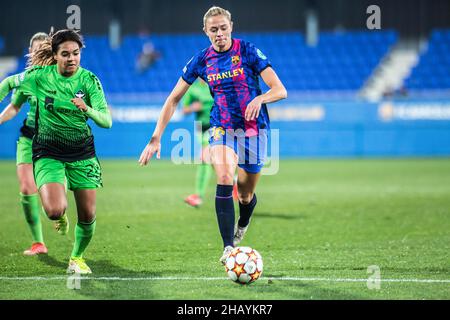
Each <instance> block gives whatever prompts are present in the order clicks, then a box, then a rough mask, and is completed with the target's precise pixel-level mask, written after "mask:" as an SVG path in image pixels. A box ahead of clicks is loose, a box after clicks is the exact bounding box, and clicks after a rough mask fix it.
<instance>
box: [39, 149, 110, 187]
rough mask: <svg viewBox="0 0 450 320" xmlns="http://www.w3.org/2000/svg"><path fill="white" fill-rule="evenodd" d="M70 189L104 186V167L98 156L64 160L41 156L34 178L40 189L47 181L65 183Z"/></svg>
mask: <svg viewBox="0 0 450 320" xmlns="http://www.w3.org/2000/svg"><path fill="white" fill-rule="evenodd" d="M66 179H67V188H68V189H69V190H77V189H96V188H99V187H101V186H102V169H101V167H100V163H99V162H98V159H97V158H96V157H94V158H90V159H86V160H78V161H73V162H64V161H60V160H55V159H51V158H41V159H39V160H37V161H36V162H35V163H34V180H35V181H36V185H37V187H38V190H39V189H40V188H41V187H42V186H43V185H44V184H47V183H52V182H57V183H61V184H64V183H65V181H66Z"/></svg>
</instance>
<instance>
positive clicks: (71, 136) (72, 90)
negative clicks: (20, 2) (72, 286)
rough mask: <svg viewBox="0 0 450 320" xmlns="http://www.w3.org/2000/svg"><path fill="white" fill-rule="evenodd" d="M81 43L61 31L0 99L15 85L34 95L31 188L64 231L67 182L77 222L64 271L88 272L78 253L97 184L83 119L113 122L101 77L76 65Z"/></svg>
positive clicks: (0, 91) (86, 236)
mask: <svg viewBox="0 0 450 320" xmlns="http://www.w3.org/2000/svg"><path fill="white" fill-rule="evenodd" d="M83 47H84V44H83V40H82V38H81V36H80V35H79V34H78V33H77V32H75V31H72V30H60V31H58V32H56V33H55V34H54V35H52V36H51V39H49V40H46V41H44V42H43V43H42V44H41V46H40V47H39V49H38V50H37V51H36V52H34V53H33V54H32V56H31V63H32V64H33V65H35V67H33V68H31V69H29V70H28V71H26V72H25V73H22V74H20V75H15V76H11V77H9V78H7V79H5V80H4V81H2V83H0V100H1V99H3V98H4V97H5V96H6V94H5V92H7V91H8V90H12V89H13V88H16V87H18V93H19V94H23V95H27V96H30V95H31V96H35V97H36V98H37V106H38V107H37V108H36V133H35V135H34V138H33V145H32V150H33V166H34V177H35V181H36V186H37V189H38V190H39V194H40V196H41V201H42V205H43V208H44V211H45V212H46V214H47V216H48V217H49V218H50V219H51V220H59V221H60V222H61V224H62V225H61V228H63V229H64V231H65V232H67V231H68V219H67V215H66V214H65V211H66V208H67V197H66V191H65V182H66V181H67V186H68V188H69V189H70V190H72V191H73V193H74V197H75V202H76V205H77V213H78V223H77V225H76V227H75V243H74V246H73V250H72V253H71V256H70V259H69V267H68V268H67V272H68V273H78V274H88V273H91V269H90V268H89V267H88V265H87V264H86V262H85V260H84V259H83V253H84V251H85V250H86V248H87V246H88V245H89V243H90V241H91V239H92V237H93V235H94V232H95V226H96V222H95V221H96V215H95V212H96V189H97V188H99V187H101V186H102V178H101V167H100V163H99V162H98V159H97V156H96V153H95V146H94V138H93V135H92V130H91V128H90V127H89V126H88V125H87V123H86V122H87V120H88V119H89V118H90V119H92V120H93V121H94V122H95V123H96V124H97V125H98V126H100V127H102V128H110V127H111V125H112V120H111V115H110V113H109V109H108V107H107V104H106V99H105V95H104V93H103V89H102V86H101V84H100V81H99V80H98V78H97V77H96V76H95V75H94V74H93V73H91V72H90V71H88V70H85V69H83V68H82V67H80V60H81V49H82V48H83ZM49 64H50V66H47V65H49Z"/></svg>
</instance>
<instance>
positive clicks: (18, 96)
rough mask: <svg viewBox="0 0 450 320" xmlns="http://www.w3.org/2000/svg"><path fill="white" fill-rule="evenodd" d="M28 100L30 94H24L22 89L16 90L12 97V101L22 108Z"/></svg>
mask: <svg viewBox="0 0 450 320" xmlns="http://www.w3.org/2000/svg"><path fill="white" fill-rule="evenodd" d="M27 100H28V95H26V94H24V93H23V92H22V91H21V90H14V92H13V95H12V97H11V103H12V104H13V105H14V106H16V107H17V108H20V107H21V106H22V105H23V104H24V103H25V102H26V101H27Z"/></svg>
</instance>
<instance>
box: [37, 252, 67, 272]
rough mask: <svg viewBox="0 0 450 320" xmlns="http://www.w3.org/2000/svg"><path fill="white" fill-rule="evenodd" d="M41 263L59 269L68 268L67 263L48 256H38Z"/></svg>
mask: <svg viewBox="0 0 450 320" xmlns="http://www.w3.org/2000/svg"><path fill="white" fill-rule="evenodd" d="M37 257H38V259H39V261H41V262H43V263H45V264H47V265H49V266H51V267H56V268H58V269H65V268H67V261H64V262H63V261H58V260H56V259H55V258H53V257H52V256H49V255H48V254H39V255H38V256H37Z"/></svg>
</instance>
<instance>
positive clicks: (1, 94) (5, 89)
mask: <svg viewBox="0 0 450 320" xmlns="http://www.w3.org/2000/svg"><path fill="white" fill-rule="evenodd" d="M17 77H18V75H17V74H15V75H12V76H9V77H7V78H5V79H3V80H2V82H0V102H1V101H3V99H5V97H6V96H7V95H8V94H9V93H10V92H11V91H12V90H13V89H14V88H17V87H18V85H19V83H18V82H17Z"/></svg>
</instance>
